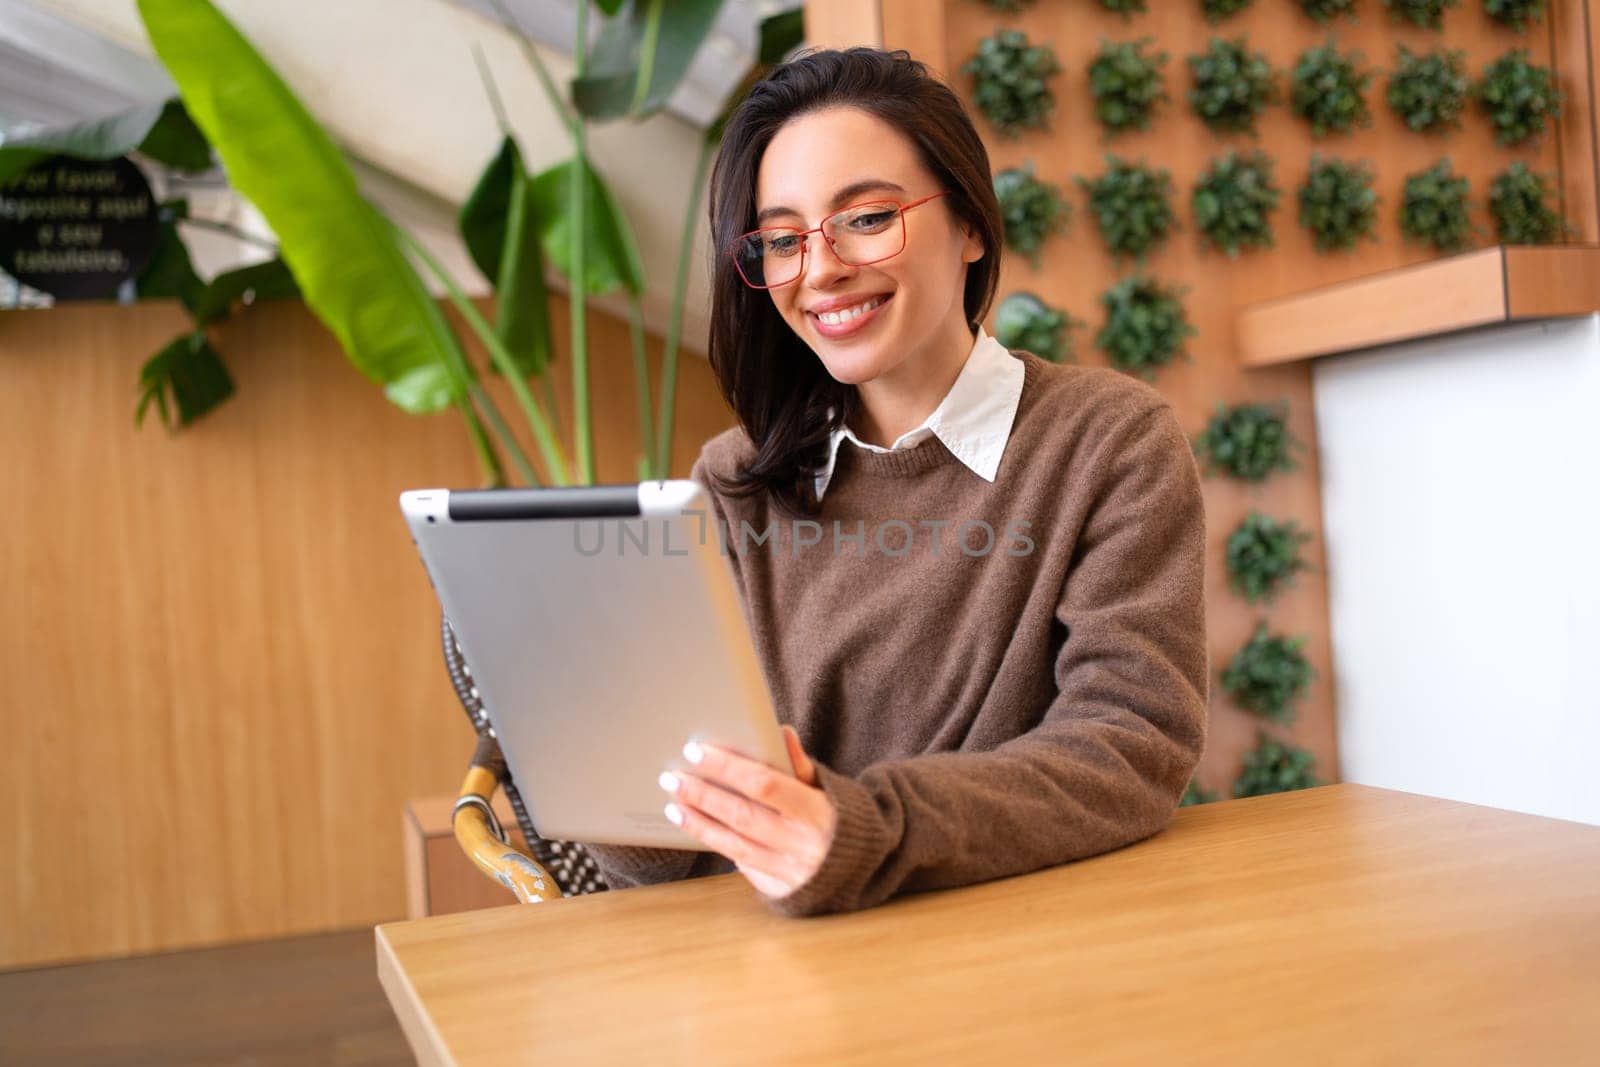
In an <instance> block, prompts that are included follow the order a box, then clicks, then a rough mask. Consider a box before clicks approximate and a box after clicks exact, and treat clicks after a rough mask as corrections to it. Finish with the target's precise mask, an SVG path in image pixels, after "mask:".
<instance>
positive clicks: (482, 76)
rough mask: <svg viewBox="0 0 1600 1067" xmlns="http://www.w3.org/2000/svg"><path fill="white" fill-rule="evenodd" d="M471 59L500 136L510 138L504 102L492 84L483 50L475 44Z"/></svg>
mask: <svg viewBox="0 0 1600 1067" xmlns="http://www.w3.org/2000/svg"><path fill="white" fill-rule="evenodd" d="M472 58H473V61H474V62H476V63H477V64H478V78H479V80H480V81H482V82H483V92H484V95H485V96H487V97H488V98H489V109H490V110H491V111H493V112H494V120H495V122H496V123H497V124H499V126H500V136H502V137H510V136H511V120H510V119H509V118H507V117H506V105H505V101H503V100H501V99H500V87H499V86H498V85H496V84H495V83H494V75H493V74H492V73H490V71H489V61H488V60H487V59H485V58H484V55H483V49H482V48H479V47H478V45H477V43H476V42H474V43H473V45H472Z"/></svg>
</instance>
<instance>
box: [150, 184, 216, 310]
mask: <svg viewBox="0 0 1600 1067" xmlns="http://www.w3.org/2000/svg"><path fill="white" fill-rule="evenodd" d="M162 212H163V214H166V213H167V209H166V206H165V205H163V206H162ZM134 284H135V287H136V288H137V290H138V293H139V299H140V300H179V301H182V302H183V306H184V307H186V308H188V309H189V310H190V311H191V312H193V311H194V309H195V305H196V304H197V303H198V302H199V300H200V296H201V294H202V292H204V290H205V283H204V282H202V281H201V280H200V276H199V275H198V274H196V273H195V270H194V264H192V263H191V262H190V261H189V249H188V248H187V247H185V245H184V243H183V238H182V237H180V236H179V235H178V228H177V226H176V225H174V224H173V222H172V221H171V220H170V219H167V220H164V221H163V222H162V223H161V235H160V237H158V238H157V239H156V250H155V253H154V254H153V255H152V256H151V257H150V263H149V265H148V266H146V267H145V269H144V272H143V273H142V274H140V275H139V279H138V281H137V282H135V283H134Z"/></svg>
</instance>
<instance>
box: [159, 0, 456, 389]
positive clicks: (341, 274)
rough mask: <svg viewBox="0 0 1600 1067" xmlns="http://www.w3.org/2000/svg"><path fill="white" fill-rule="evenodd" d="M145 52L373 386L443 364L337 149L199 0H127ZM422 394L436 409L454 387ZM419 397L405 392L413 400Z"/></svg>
mask: <svg viewBox="0 0 1600 1067" xmlns="http://www.w3.org/2000/svg"><path fill="white" fill-rule="evenodd" d="M139 13H140V15H141V16H142V18H143V19H144V24H145V29H146V30H147V31H148V32H149V34H150V40H151V42H152V43H153V44H154V46H155V49H156V53H157V55H158V56H159V57H160V58H161V61H162V63H163V64H165V66H166V68H167V70H168V72H169V73H170V74H171V75H172V77H173V78H174V80H176V81H177V83H178V86H179V88H180V90H181V91H182V93H183V99H184V102H185V103H186V105H187V106H188V109H189V114H190V115H191V116H193V118H194V120H195V122H196V124H197V125H198V126H199V127H200V129H201V130H203V131H204V132H205V133H206V135H207V136H208V137H210V139H211V142H212V144H214V145H215V146H216V149H217V152H218V154H219V155H220V156H221V157H222V162H223V164H224V165H225V166H226V168H227V171H228V176H229V178H230V180H231V181H232V183H233V186H234V188H235V189H237V190H238V191H239V192H240V194H242V195H243V196H245V197H246V198H248V199H249V200H250V201H251V202H252V203H253V204H255V206H256V207H257V208H258V209H259V210H260V211H261V213H262V215H264V216H265V217H266V219H267V222H268V223H269V224H270V225H271V226H272V229H273V231H274V232H275V233H276V234H277V235H278V239H279V242H280V247H281V251H282V255H283V258H284V260H285V262H286V263H287V264H288V266H289V269H290V270H291V271H292V272H293V275H294V277H295V279H296V280H297V281H298V282H299V283H300V288H301V290H302V292H303V293H304V294H305V299H306V304H307V306H308V307H310V308H311V310H312V312H313V313H314V314H315V315H316V316H317V318H319V319H320V320H321V321H322V322H323V324H324V325H326V326H327V327H328V329H329V330H331V331H332V332H333V334H334V336H336V337H337V338H338V339H339V343H340V344H341V345H342V346H343V348H344V351H345V354H346V356H347V357H348V358H349V360H350V362H351V363H352V364H354V365H355V367H356V368H357V369H358V370H360V371H361V373H362V374H364V375H366V376H367V377H368V378H369V379H371V380H372V381H374V382H377V383H379V384H382V385H389V384H391V383H393V382H396V381H400V380H402V379H406V378H407V377H408V376H410V375H414V374H415V373H416V372H418V371H419V369H422V368H428V367H436V366H445V365H447V361H448V360H449V358H450V351H451V349H450V346H451V345H452V344H453V343H454V337H453V335H452V334H451V333H450V328H449V325H448V324H447V323H446V321H445V318H444V315H443V314H442V313H441V312H440V310H439V307H438V305H437V304H436V303H435V302H434V300H433V298H432V297H431V296H430V295H429V293H428V291H427V289H426V288H425V287H424V285H423V284H422V279H421V278H420V277H418V275H417V273H416V271H415V269H413V268H412V266H411V263H410V262H409V261H408V260H407V259H406V257H405V256H404V254H403V253H402V252H401V250H400V248H399V245H398V244H397V242H396V239H395V236H394V234H393V232H392V231H391V230H390V228H389V226H388V224H387V222H386V221H385V220H384V219H383V217H382V216H380V215H379V214H378V212H377V210H376V209H374V208H373V207H372V205H371V204H369V203H367V201H366V200H365V199H363V198H362V196H361V194H360V192H359V190H358V188H357V186H356V179H355V175H354V174H353V173H352V172H351V170H350V166H349V164H348V163H347V162H346V161H345V158H344V156H343V155H342V154H341V153H340V151H339V149H338V148H337V147H336V146H335V145H334V143H333V141H332V140H331V139H329V137H328V135H327V134H326V133H325V132H324V131H323V129H322V127H321V126H319V125H318V124H317V122H316V120H315V119H313V118H312V117H311V115H310V114H309V113H308V112H307V111H306V109H305V107H304V105H302V104H301V103H300V101H299V100H298V99H297V98H296V97H295V95H294V94H293V93H292V92H291V91H290V90H289V88H288V86H286V85H285V84H284V83H283V80H282V79H281V78H279V77H278V75H277V73H276V72H274V71H273V69H272V68H271V67H270V66H268V65H267V63H266V62H265V61H264V60H263V59H262V58H261V56H260V55H259V54H257V53H256V51H255V49H254V48H252V47H251V46H250V43H249V42H248V41H246V40H245V38H244V37H243V36H242V35H240V33H239V31H238V30H237V29H235V28H234V26H233V25H232V23H230V22H229V21H228V20H227V19H226V18H224V17H223V16H222V15H221V14H220V13H219V12H218V11H217V9H216V8H215V7H214V6H212V4H211V3H209V2H208V0H139ZM455 381H456V382H457V384H455V385H452V387H451V390H452V391H447V392H445V393H444V394H443V395H440V394H439V393H438V392H433V393H429V394H427V395H428V396H429V397H430V400H431V402H432V403H433V406H432V407H427V408H422V409H416V408H413V409H409V410H438V409H439V408H442V407H445V406H446V404H447V402H448V401H449V400H450V399H451V398H452V397H454V396H458V395H464V389H465V386H464V384H462V383H460V381H459V379H455ZM418 395H419V394H418V393H417V391H415V390H410V391H408V392H407V396H408V397H411V398H412V399H413V400H414V399H415V398H416V397H417V396H418Z"/></svg>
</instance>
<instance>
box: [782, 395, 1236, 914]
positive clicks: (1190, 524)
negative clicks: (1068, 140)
mask: <svg viewBox="0 0 1600 1067" xmlns="http://www.w3.org/2000/svg"><path fill="white" fill-rule="evenodd" d="M1107 446H1109V447H1107ZM1107 446H1102V447H1103V448H1104V452H1103V453H1102V458H1101V461H1100V462H1099V463H1097V464H1095V465H1096V466H1097V467H1098V468H1099V469H1100V470H1102V471H1104V472H1105V474H1104V475H1103V477H1102V480H1101V481H1100V483H1099V486H1098V488H1097V489H1096V490H1095V493H1096V498H1095V499H1094V500H1093V502H1092V503H1091V504H1090V506H1089V511H1088V513H1087V515H1086V517H1085V519H1084V523H1083V528H1082V531H1081V533H1080V534H1079V536H1078V540H1077V543H1076V544H1075V545H1074V546H1073V548H1072V552H1073V556H1072V558H1071V560H1070V562H1069V564H1068V568H1067V575H1066V579H1065V581H1064V583H1063V586H1062V590H1061V593H1060V596H1059V598H1058V603H1057V606H1056V611H1055V615H1056V618H1057V619H1058V620H1059V621H1060V622H1061V623H1062V624H1063V625H1064V626H1065V627H1066V628H1067V639H1066V641H1065V642H1064V643H1063V645H1062V647H1061V649H1060V652H1059V653H1058V655H1057V657H1056V661H1055V664H1054V674H1055V683H1056V688H1057V693H1056V696H1055V698H1054V699H1053V700H1052V701H1051V703H1050V704H1049V706H1048V707H1047V709H1046V711H1045V714H1044V716H1043V718H1042V720H1041V721H1040V722H1039V723H1038V725H1037V726H1035V727H1034V728H1032V729H1030V730H1028V731H1027V732H1026V733H1024V734H1022V735H1020V736H1018V737H1015V738H1012V739H1010V740H1008V741H1006V742H1004V743H1002V744H1000V745H998V746H996V747H994V748H992V749H990V750H987V751H981V752H937V753H926V754H923V755H919V756H913V757H909V758H905V759H898V760H886V761H882V762H878V763H874V764H871V765H869V766H868V767H866V768H864V769H863V770H862V771H861V772H860V773H859V774H857V775H855V776H854V777H851V776H847V775H844V774H841V773H838V772H836V771H834V770H833V769H832V768H830V767H827V766H824V765H822V764H820V763H819V764H818V765H817V767H818V775H819V777H820V784H821V785H822V787H823V788H824V789H825V790H826V792H827V794H828V796H829V798H830V799H832V801H833V803H834V806H835V808H836V810H837V813H838V822H837V825H836V829H835V831H834V837H833V841H832V843H831V844H830V845H829V849H828V852H827V854H826V855H825V857H824V859H823V862H822V865H821V866H820V867H819V868H818V870H817V871H816V872H815V873H814V874H813V875H812V877H811V878H810V879H809V880H807V881H806V882H805V883H804V884H803V885H801V886H798V887H797V888H796V889H794V890H793V891H791V892H790V893H788V894H786V895H784V896H782V897H775V898H773V897H767V898H764V899H765V901H766V903H767V904H768V906H769V907H770V908H772V909H773V910H774V911H776V912H778V913H780V914H785V915H813V914H822V913H825V912H834V911H849V910H854V909H859V908H866V907H871V906H873V905H875V904H878V903H881V902H882V901H884V900H886V899H888V898H889V897H891V896H893V895H895V894H896V893H899V892H903V891H918V890H928V889H940V888H948V887H953V886H961V885H969V884H972V883H975V882H981V881H986V880H989V879H993V878H1001V877H1005V876H1008V875H1014V874H1023V873H1026V872H1029V871H1033V870H1038V869H1040V868H1043V867H1048V866H1054V865H1057V864H1062V863H1066V862H1069V861H1071V860H1075V859H1081V858H1085V857H1088V856H1093V855H1096V854H1098V853H1102V852H1107V851H1110V850H1112V849H1116V848H1119V847H1122V846H1124V845H1128V844H1132V843H1133V842H1135V841H1139V840H1142V839H1144V838H1146V837H1149V836H1151V835H1152V834H1155V833H1157V832H1158V831H1160V830H1161V829H1162V828H1163V827H1164V826H1166V824H1167V823H1168V822H1169V821H1170V820H1171V818H1172V815H1173V813H1174V811H1176V809H1177V806H1178V802H1179V800H1180V798H1181V797H1182V794H1183V790H1184V787H1185V785H1186V784H1187V783H1188V781H1189V778H1190V775H1191V774H1192V773H1193V771H1194V768H1195V766H1196V764H1197V763H1198V762H1199V760H1200V755H1201V752H1202V751H1203V749H1204V747H1205V736H1206V709H1207V687H1208V674H1209V668H1208V663H1207V651H1206V630H1205V599H1204V566H1205V544H1206V535H1205V509H1204V501H1203V499H1202V497H1201V492H1200V479H1199V472H1198V469H1197V467H1196V464H1195V460H1194V455H1193V453H1192V451H1191V450H1190V446H1189V443H1188V440H1187V438H1186V437H1185V435H1184V433H1183V431H1182V428H1181V427H1180V426H1179V424H1178V421H1177V418H1176V416H1175V414H1174V413H1173V411H1172V409H1171V406H1170V405H1169V404H1167V402H1166V401H1164V400H1162V401H1159V402H1158V404H1157V405H1156V406H1154V407H1149V408H1146V409H1144V410H1142V411H1141V412H1139V413H1137V414H1136V415H1134V416H1132V417H1131V418H1129V419H1128V420H1126V421H1125V422H1124V423H1123V424H1122V427H1121V432H1114V433H1113V434H1112V435H1110V436H1109V437H1108V442H1107Z"/></svg>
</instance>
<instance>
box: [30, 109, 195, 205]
mask: <svg viewBox="0 0 1600 1067" xmlns="http://www.w3.org/2000/svg"><path fill="white" fill-rule="evenodd" d="M133 151H140V152H143V153H144V154H145V155H147V156H149V157H150V158H152V159H155V160H159V161H160V162H162V163H165V164H167V165H168V166H170V167H176V168H178V169H179V170H189V171H195V170H205V169H206V168H207V167H209V166H211V147H210V146H209V145H208V144H206V139H205V136H204V135H203V134H202V133H201V132H200V131H199V129H197V128H196V127H195V124H194V122H193V120H191V119H190V118H189V113H188V112H187V111H185V110H184V107H183V104H182V103H180V102H179V101H177V100H167V101H164V102H161V103H153V104H141V105H139V106H138V107H135V108H130V109H129V110H127V111H122V112H118V113H117V114H115V115H111V116H109V117H107V118H103V119H93V120H91V121H89V122H79V123H75V124H74V125H71V126H60V127H56V128H55V129H49V130H37V131H34V132H33V133H29V134H25V135H23V136H21V137H15V138H7V139H6V142H5V144H4V146H3V147H0V185H4V184H5V183H6V182H7V181H9V180H10V179H11V178H13V177H15V176H16V175H18V174H21V173H22V172H23V171H25V170H27V169H28V168H30V167H32V166H33V165H34V164H36V163H38V162H40V161H42V160H44V159H47V158H49V157H50V156H52V155H57V154H60V155H68V156H72V157H73V158H74V159H116V158H118V157H119V156H125V155H127V154H128V153H129V152H133Z"/></svg>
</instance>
